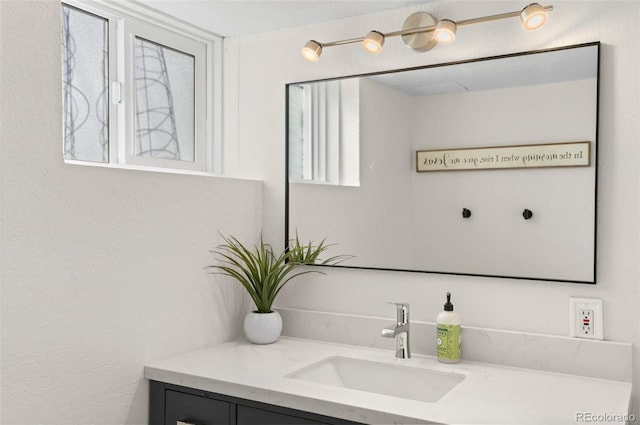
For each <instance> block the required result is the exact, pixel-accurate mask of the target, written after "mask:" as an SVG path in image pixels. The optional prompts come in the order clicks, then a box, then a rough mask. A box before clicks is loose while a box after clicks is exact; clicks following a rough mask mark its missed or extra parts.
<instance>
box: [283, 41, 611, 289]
mask: <svg viewBox="0 0 640 425" xmlns="http://www.w3.org/2000/svg"><path fill="white" fill-rule="evenodd" d="M598 63H599V43H589V44H582V45H578V46H569V47H562V48H556V49H550V50H544V51H535V52H526V53H517V54H513V55H503V56H499V57H490V58H482V59H474V60H469V61H464V62H456V63H449V64H441V65H430V66H426V67H421V68H412V69H406V70H398V71H392V72H385V73H378V74H366V75H359V76H350V77H346V78H335V79H330V80H324V81H311V82H302V83H291V84H288V85H287V96H288V97H287V98H288V115H287V117H288V123H287V127H288V134H287V145H288V155H287V166H288V170H289V174H288V176H289V179H288V184H287V191H286V200H287V201H286V202H287V206H286V218H285V219H286V227H285V229H286V233H287V235H286V236H287V239H288V238H289V236H294V235H295V234H297V235H298V236H299V237H300V238H302V239H303V240H321V239H323V238H325V237H326V238H328V239H329V240H331V241H336V242H337V243H338V244H339V249H340V252H347V253H349V254H351V255H354V258H352V259H351V260H350V261H349V262H348V263H343V265H340V266H337V267H356V268H368V269H386V270H405V271H418V272H431V273H447V274H463V275H474V276H492V277H505V278H518V279H534V280H549V281H565V282H579V283H595V281H596V269H595V264H596V258H595V256H596V241H595V227H596V222H595V216H596V189H597V185H596V175H597V173H596V169H597V146H598V141H597V119H598V117H597V115H598V114H597V111H598ZM447 154H448V157H447V158H448V159H451V158H452V157H453V155H454V154H455V155H458V159H459V161H461V162H464V158H467V160H468V161H470V162H468V163H467V165H468V167H464V166H460V167H459V168H458V169H456V172H416V171H428V170H427V169H425V167H426V168H428V167H429V166H431V165H433V166H434V167H435V166H436V165H438V163H439V162H440V166H441V167H443V166H444V164H447V165H455V163H447V162H446V160H445V159H444V155H447ZM461 155H462V156H461ZM545 155H546V156H545ZM554 155H555V156H554ZM502 157H504V158H507V159H509V158H511V161H507V160H505V161H501V159H502ZM516 157H518V159H517V160H516V159H515V158H516ZM561 157H562V158H563V159H561ZM428 158H431V161H429V159H428ZM438 158H440V159H441V161H439V160H438ZM474 158H475V163H474ZM482 158H485V162H483V163H482V164H483V165H486V163H487V162H488V161H489V159H493V160H494V161H497V162H498V165H500V166H499V167H490V166H487V167H484V168H486V169H483V170H482V171H478V169H477V168H479V167H478V165H479V164H480V162H481V161H482ZM496 158H497V159H496ZM523 158H525V159H524V161H525V164H524V165H527V164H526V162H527V160H526V158H529V160H528V162H529V164H528V165H529V166H523V162H522V161H523ZM545 158H546V159H547V160H548V161H546V162H545ZM425 160H426V162H425ZM421 161H422V164H421ZM536 161H537V163H536ZM561 161H564V162H561ZM509 162H514V164H511V165H515V166H513V167H511V166H507V163H509ZM552 162H553V164H551V163H552ZM459 163H460V162H459ZM459 163H458V164H459ZM515 163H518V164H517V165H516V164H515ZM429 164H431V165H429ZM471 164H473V168H471ZM494 165H495V164H494ZM421 167H422V169H421ZM507 168H508V169H507ZM465 210H466V211H468V212H469V213H467V214H464V211H465ZM461 211H462V212H463V213H462V214H461ZM471 211H473V213H472V214H470V212H471ZM526 211H528V212H529V213H528V214H525V212H526ZM523 217H524V219H523Z"/></svg>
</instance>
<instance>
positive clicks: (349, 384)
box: [287, 357, 464, 402]
mask: <svg viewBox="0 0 640 425" xmlns="http://www.w3.org/2000/svg"><path fill="white" fill-rule="evenodd" d="M287 377H288V378H293V379H300V380H303V381H309V382H315V383H317V384H324V385H332V386H335V387H342V388H350V389H352V390H360V391H368V392H373V393H378V394H385V395H390V396H394V397H401V398H407V399H411V400H417V401H425V402H435V401H438V400H440V398H442V397H443V396H444V395H445V394H447V393H448V392H449V391H451V390H452V389H453V388H454V387H455V386H456V385H458V384H459V383H460V382H462V381H463V380H464V375H458V374H453V373H444V372H438V371H435V370H430V369H421V368H417V367H411V366H402V365H393V364H386V363H380V362H374V361H369V360H360V359H352V358H348V357H328V358H326V359H324V360H320V361H319V362H317V363H314V364H312V365H310V366H307V367H305V368H303V369H300V370H297V371H295V372H293V373H291V374H289V375H287Z"/></svg>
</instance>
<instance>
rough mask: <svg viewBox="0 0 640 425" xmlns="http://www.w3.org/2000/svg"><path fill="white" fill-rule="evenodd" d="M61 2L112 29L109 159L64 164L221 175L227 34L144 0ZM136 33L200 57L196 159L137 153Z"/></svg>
mask: <svg viewBox="0 0 640 425" xmlns="http://www.w3.org/2000/svg"><path fill="white" fill-rule="evenodd" d="M62 4H63V5H66V6H69V7H72V8H75V9H78V10H80V11H84V12H87V13H90V14H93V15H96V16H98V17H101V18H103V19H106V20H107V21H108V31H109V37H108V39H109V56H108V61H109V66H108V70H109V71H108V72H109V76H108V91H109V155H108V157H109V162H108V163H107V162H104V163H102V162H100V163H98V162H91V161H86V160H78V159H66V158H65V159H64V161H65V163H71V164H82V165H97V166H105V167H116V168H135V169H146V170H155V171H169V172H195V173H206V174H221V173H222V42H223V38H222V37H220V36H218V35H216V34H213V33H211V32H208V31H206V30H204V29H201V28H198V27H195V26H192V25H189V24H187V23H185V22H182V21H179V20H176V19H173V18H171V17H169V16H168V15H164V14H163V13H161V12H157V11H154V10H153V9H151V8H149V7H147V6H145V5H143V4H137V3H133V2H127V3H126V4H119V3H115V2H106V1H104V0H94V1H87V0H62ZM136 36H138V37H140V38H143V39H146V40H149V41H151V42H153V43H156V44H159V45H163V46H166V47H168V48H171V49H174V50H176V51H179V52H185V53H187V54H192V53H195V54H192V55H193V56H194V58H195V61H194V65H195V69H194V72H195V76H194V102H195V105H194V139H195V146H194V149H195V151H194V156H195V158H194V161H193V162H191V161H181V160H171V159H163V158H144V157H139V156H136V155H135V134H134V131H135V130H134V125H133V123H134V121H135V120H134V113H135V104H134V96H135V92H134V83H133V62H134V58H133V53H134V47H133V43H134V40H135V37H136ZM185 49H186V50H185ZM63 144H64V140H63Z"/></svg>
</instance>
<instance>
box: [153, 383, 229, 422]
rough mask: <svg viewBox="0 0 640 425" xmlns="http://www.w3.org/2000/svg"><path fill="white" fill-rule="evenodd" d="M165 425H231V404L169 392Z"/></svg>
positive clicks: (166, 394) (166, 395)
mask: <svg viewBox="0 0 640 425" xmlns="http://www.w3.org/2000/svg"><path fill="white" fill-rule="evenodd" d="M165 397H166V404H165V409H166V410H165V420H164V423H165V425H176V424H177V423H178V422H183V423H186V424H192V425H229V424H230V422H231V418H230V413H229V409H230V404H229V403H227V402H224V401H220V400H213V399H211V398H207V397H200V396H197V395H193V394H185V393H181V392H179V391H172V390H167V391H166V393H165Z"/></svg>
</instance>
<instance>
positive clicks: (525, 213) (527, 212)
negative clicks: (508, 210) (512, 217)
mask: <svg viewBox="0 0 640 425" xmlns="http://www.w3.org/2000/svg"><path fill="white" fill-rule="evenodd" d="M522 216H523V217H524V219H525V220H529V219H530V218H531V217H533V212H531V210H529V209H526V208H525V210H524V211H522Z"/></svg>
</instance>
